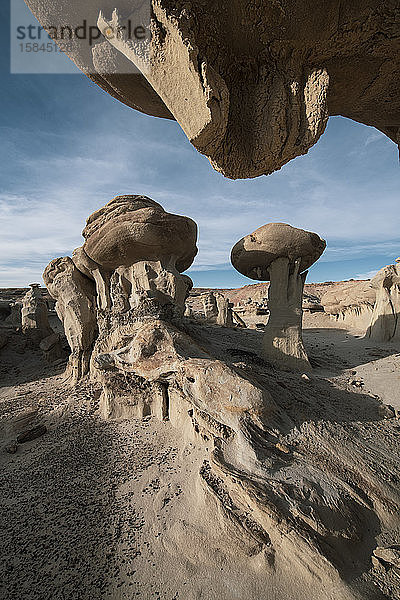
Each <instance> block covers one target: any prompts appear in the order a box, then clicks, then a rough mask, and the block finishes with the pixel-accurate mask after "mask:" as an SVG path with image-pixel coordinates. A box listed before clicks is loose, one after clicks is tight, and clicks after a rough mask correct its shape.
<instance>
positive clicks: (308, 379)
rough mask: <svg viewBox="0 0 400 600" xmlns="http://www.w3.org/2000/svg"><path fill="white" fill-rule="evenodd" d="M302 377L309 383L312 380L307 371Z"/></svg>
mask: <svg viewBox="0 0 400 600" xmlns="http://www.w3.org/2000/svg"><path fill="white" fill-rule="evenodd" d="M301 378H302V380H303V381H306V382H307V383H310V382H311V378H310V377H309V376H308V375H307V374H306V373H303V375H302V376H301Z"/></svg>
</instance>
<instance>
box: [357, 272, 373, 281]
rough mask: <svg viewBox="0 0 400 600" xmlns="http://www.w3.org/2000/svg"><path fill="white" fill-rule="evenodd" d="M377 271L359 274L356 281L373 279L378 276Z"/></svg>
mask: <svg viewBox="0 0 400 600" xmlns="http://www.w3.org/2000/svg"><path fill="white" fill-rule="evenodd" d="M377 272H378V271H377V270H372V271H367V272H366V273H358V274H357V275H356V276H355V277H354V279H361V280H363V279H372V278H373V277H375V275H376V274H377Z"/></svg>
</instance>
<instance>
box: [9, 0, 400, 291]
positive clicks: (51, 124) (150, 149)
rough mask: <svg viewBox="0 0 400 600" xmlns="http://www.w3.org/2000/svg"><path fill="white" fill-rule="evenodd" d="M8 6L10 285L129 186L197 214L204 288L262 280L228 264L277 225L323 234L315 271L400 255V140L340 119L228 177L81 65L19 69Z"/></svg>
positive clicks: (74, 242) (36, 270)
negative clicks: (278, 159)
mask: <svg viewBox="0 0 400 600" xmlns="http://www.w3.org/2000/svg"><path fill="white" fill-rule="evenodd" d="M0 17H1V21H0V23H1V25H0V26H1V28H2V31H1V42H0V43H1V46H2V47H1V53H0V72H1V82H2V93H1V96H0V130H1V144H0V169H1V177H0V287H25V286H27V285H28V284H29V283H32V282H39V281H41V274H42V272H43V270H44V268H45V267H46V265H47V264H48V263H49V262H50V260H52V259H53V258H55V257H58V256H66V255H71V252H72V250H73V249H74V248H76V247H77V246H80V245H82V243H83V238H82V236H81V231H82V229H83V227H84V225H85V221H86V218H87V217H88V216H89V215H90V214H91V213H92V212H93V211H95V210H97V209H98V208H100V207H101V206H103V205H104V204H106V203H107V202H108V201H109V200H111V199H112V198H113V197H114V196H117V195H120V194H143V195H146V196H149V197H151V198H153V199H154V200H156V201H157V202H159V203H160V204H162V205H163V207H164V208H165V209H166V210H167V211H169V212H173V213H177V214H182V215H187V216H190V217H191V218H192V219H194V220H195V221H196V222H197V224H198V226H199V243H198V246H199V253H198V255H197V257H196V260H195V262H194V264H193V266H192V267H191V269H190V270H189V271H188V274H189V275H190V276H191V277H192V279H193V281H194V284H195V285H196V286H198V287H221V288H230V287H238V286H241V285H246V284H248V283H252V281H251V280H249V279H247V278H246V277H243V276H242V275H240V274H239V273H238V272H237V271H235V269H234V268H233V267H232V266H231V265H230V259H229V256H230V250H231V248H232V246H233V245H234V244H235V243H236V242H237V241H238V240H239V239H240V238H241V237H242V236H244V235H246V234H248V233H250V232H252V231H254V230H255V229H256V228H258V227H260V226H261V225H263V224H265V223H269V222H286V223H290V224H291V225H293V226H295V227H301V228H304V229H307V230H310V231H315V232H317V233H318V234H319V235H321V237H323V238H324V239H326V241H327V244H328V246H327V249H326V251H325V253H324V255H323V256H322V257H321V258H320V260H319V261H318V262H317V263H316V264H315V265H314V266H313V267H312V268H311V269H310V273H309V276H308V281H310V282H320V281H337V280H343V279H350V278H354V279H365V278H369V277H371V276H372V275H373V274H374V273H376V271H377V270H379V269H380V268H381V267H382V266H384V265H386V264H390V263H392V262H393V261H394V259H396V258H397V257H398V256H399V255H400V217H399V215H400V210H399V206H400V185H399V183H400V182H399V162H398V151H397V148H396V146H395V144H393V142H391V141H390V140H389V139H388V138H386V137H385V136H384V135H383V134H381V133H380V132H379V131H377V130H376V129H374V128H371V127H366V126H364V125H361V124H359V123H355V122H354V121H351V120H349V119H345V118H342V117H331V118H330V119H329V123H328V126H327V129H326V132H325V134H324V135H323V136H322V137H321V139H320V141H319V142H318V143H317V144H316V145H315V146H314V147H313V148H312V149H311V150H310V151H309V152H308V154H307V155H305V156H302V157H298V158H296V159H294V160H293V161H291V162H290V163H288V164H287V165H285V166H284V167H283V168H282V169H281V170H280V171H278V172H276V173H274V174H272V175H269V176H263V177H259V178H256V179H251V180H249V179H248V180H238V181H231V180H228V179H226V178H224V177H223V176H222V175H220V174H219V173H217V172H215V171H214V170H213V169H212V167H211V165H210V163H209V162H208V160H207V158H206V157H204V156H202V155H200V154H199V153H198V152H197V151H196V150H195V149H194V148H193V147H192V146H191V144H190V142H189V141H188V140H187V138H186V136H185V135H184V133H183V132H182V130H181V129H180V127H179V125H178V124H177V123H175V122H173V121H168V120H164V119H157V118H154V117H150V116H147V115H143V114H141V113H139V112H137V111H134V110H132V109H130V108H128V107H127V106H125V105H123V104H122V103H120V102H118V101H117V100H115V99H113V98H112V97H111V96H109V95H108V94H106V93H105V92H103V91H102V90H101V89H100V88H99V87H98V86H96V85H95V84H94V83H92V82H91V81H90V80H89V79H88V78H86V77H85V76H84V75H82V74H79V73H77V74H68V75H16V74H11V73H10V53H9V30H10V25H9V18H10V17H9V10H8V3H7V2H4V0H3V2H2V3H1V7H0ZM64 60H65V61H68V60H69V59H68V58H67V57H65V58H64ZM253 283H254V282H253Z"/></svg>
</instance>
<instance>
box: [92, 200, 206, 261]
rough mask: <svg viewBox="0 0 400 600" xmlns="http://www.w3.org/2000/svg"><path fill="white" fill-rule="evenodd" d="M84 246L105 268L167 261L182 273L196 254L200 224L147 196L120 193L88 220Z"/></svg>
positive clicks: (93, 258)
mask: <svg viewBox="0 0 400 600" xmlns="http://www.w3.org/2000/svg"><path fill="white" fill-rule="evenodd" d="M83 236H84V238H85V239H86V242H85V244H84V246H83V248H84V250H85V252H86V254H87V256H88V257H89V258H91V259H92V260H93V261H95V262H96V263H98V264H99V265H100V266H101V267H103V268H104V269H105V270H108V271H111V270H114V269H116V268H118V267H120V266H125V267H130V266H131V265H132V264H134V263H136V262H139V261H143V260H145V261H151V260H161V261H166V262H167V263H168V264H171V263H172V264H173V266H174V267H175V268H176V269H177V271H179V273H182V272H183V271H186V269H188V268H189V267H190V265H191V264H192V262H193V260H194V257H195V256H196V254H197V247H196V239H197V225H196V223H195V222H194V221H192V219H189V218H188V217H182V216H180V215H173V214H171V213H168V212H166V211H165V210H164V209H163V207H162V206H161V205H160V204H158V203H157V202H154V200H151V199H150V198H146V197H145V196H117V197H116V198H114V199H113V200H111V202H109V203H108V204H106V206H104V208H101V209H100V210H98V211H96V212H95V213H93V214H92V215H91V216H90V217H89V219H88V220H87V224H86V227H85V229H84V230H83Z"/></svg>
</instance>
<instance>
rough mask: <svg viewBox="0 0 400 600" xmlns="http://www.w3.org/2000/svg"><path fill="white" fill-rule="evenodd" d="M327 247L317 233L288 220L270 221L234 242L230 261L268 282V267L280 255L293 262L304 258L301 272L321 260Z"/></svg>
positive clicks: (243, 270) (241, 270)
mask: <svg viewBox="0 0 400 600" xmlns="http://www.w3.org/2000/svg"><path fill="white" fill-rule="evenodd" d="M325 248H326V242H325V240H323V239H322V238H320V237H319V235H318V234H316V233H312V232H310V231H304V229H298V228H297V227H292V226H291V225H288V224H286V223H267V224H266V225H263V226H262V227H259V228H258V229H256V230H255V231H253V233H250V234H249V235H246V236H245V237H243V238H242V239H241V240H239V241H238V242H237V244H235V246H234V247H233V248H232V252H231V261H232V264H233V266H234V267H235V269H236V270H237V271H239V273H242V275H245V276H246V277H250V279H257V280H259V281H269V280H270V275H269V272H268V267H269V266H270V265H271V263H272V262H273V261H275V260H277V259H278V258H288V259H289V261H290V262H293V263H294V262H295V261H296V260H297V259H301V263H300V271H299V272H300V273H302V272H303V271H306V270H307V269H309V268H310V267H311V265H313V264H314V263H315V262H316V261H317V260H318V259H319V257H320V256H321V254H322V253H323V252H324V250H325Z"/></svg>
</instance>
